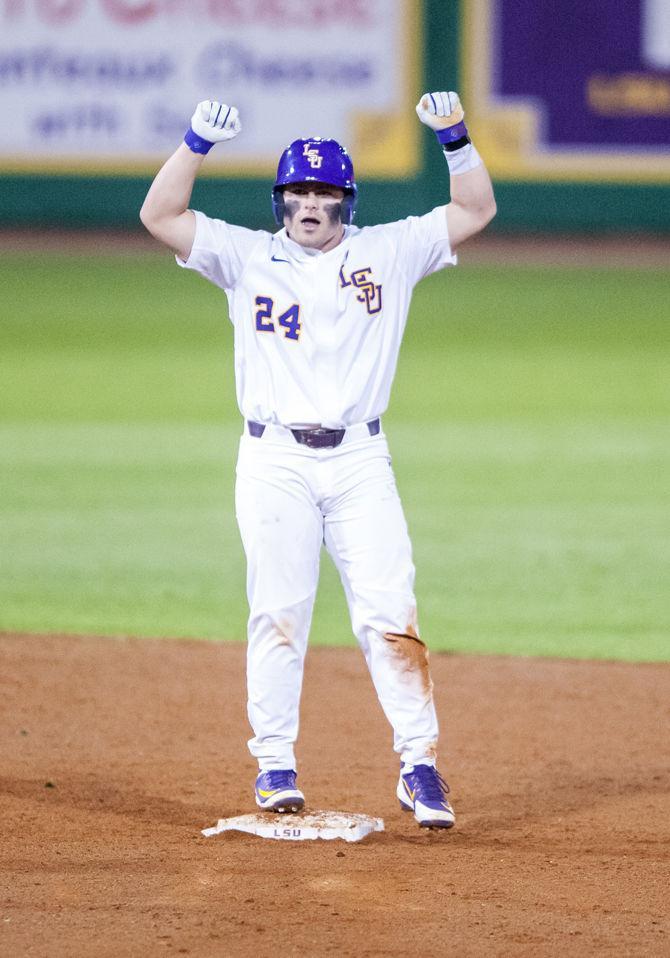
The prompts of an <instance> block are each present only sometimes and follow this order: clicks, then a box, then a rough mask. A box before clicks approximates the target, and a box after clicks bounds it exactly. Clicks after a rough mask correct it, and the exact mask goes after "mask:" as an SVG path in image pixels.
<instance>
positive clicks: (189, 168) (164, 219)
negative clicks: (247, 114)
mask: <svg viewBox="0 0 670 958" xmlns="http://www.w3.org/2000/svg"><path fill="white" fill-rule="evenodd" d="M241 129H242V125H241V123H240V119H239V115H238V112H237V110H236V109H235V107H234V106H228V105H227V104H225V103H219V102H218V101H216V100H203V101H202V103H199V104H198V106H197V107H196V109H195V113H194V114H193V116H192V118H191V126H190V128H189V130H188V131H187V133H186V136H185V137H184V142H183V143H182V144H181V145H180V146H179V147H178V148H177V149H176V150H175V152H174V153H173V154H172V156H171V157H170V158H169V159H168V160H167V162H166V163H165V164H164V165H163V166H162V167H161V169H160V170H159V171H158V173H157V175H156V177H155V179H154V181H153V183H152V184H151V187H150V188H149V192H148V193H147V195H146V199H145V200H144V203H143V205H142V209H141V210H140V219H141V220H142V223H143V224H144V225H145V226H146V228H147V229H148V230H149V232H150V233H151V234H152V236H155V237H156V239H157V240H159V241H160V242H161V243H164V244H165V245H166V246H168V247H169V248H170V249H172V250H174V252H175V253H176V254H177V255H178V256H179V258H180V259H182V260H184V261H185V260H187V259H188V257H189V256H190V253H191V249H192V247H193V240H194V239H195V215H194V213H193V212H192V210H190V209H189V208H188V205H189V203H190V200H191V193H192V192H193V184H194V183H195V178H196V176H197V175H198V172H199V170H200V167H201V166H202V162H203V160H204V158H205V155H206V154H207V153H208V152H209V150H210V149H211V148H212V146H213V145H214V144H215V143H220V142H222V141H223V140H230V139H232V138H233V137H234V136H237V134H238V133H239V132H240V130H241Z"/></svg>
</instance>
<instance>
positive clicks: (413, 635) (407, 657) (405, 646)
mask: <svg viewBox="0 0 670 958" xmlns="http://www.w3.org/2000/svg"><path fill="white" fill-rule="evenodd" d="M384 639H385V640H386V641H387V642H388V643H389V645H390V647H391V648H392V649H393V653H394V655H395V658H396V661H397V663H398V666H399V668H400V670H401V671H402V672H403V673H405V675H406V677H407V678H408V679H410V680H411V679H414V678H415V677H416V678H417V679H419V681H420V683H421V687H422V689H423V691H424V693H425V694H426V697H430V696H431V695H432V694H433V680H432V679H431V677H430V665H429V663H428V649H427V648H426V644H425V642H422V641H421V639H420V638H419V636H418V635H417V632H416V628H415V627H414V625H412V624H411V623H410V624H409V625H408V626H407V628H406V630H405V631H404V632H385V633H384Z"/></svg>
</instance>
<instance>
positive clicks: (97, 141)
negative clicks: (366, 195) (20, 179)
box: [0, 0, 423, 178]
mask: <svg viewBox="0 0 670 958" xmlns="http://www.w3.org/2000/svg"><path fill="white" fill-rule="evenodd" d="M422 16H423V10H422V4H421V2H420V0H0V118H1V122H0V172H3V171H4V172H11V171H31V170H35V171H42V172H47V171H54V172H73V173H82V172H83V173H85V172H109V173H123V172H151V171H153V170H155V168H156V166H157V164H159V163H160V162H161V161H162V160H163V159H165V158H166V156H167V155H169V153H171V152H172V150H173V149H174V148H175V147H176V146H177V144H178V143H179V142H180V140H181V138H182V137H183V134H184V131H185V129H186V128H187V126H188V121H189V119H190V117H191V114H192V113H193V110H194V108H195V105H196V104H197V103H198V102H199V101H200V100H204V99H215V100H222V101H224V102H226V103H229V104H233V105H235V106H237V108H238V109H239V112H240V117H241V120H242V125H243V130H242V133H241V134H240V136H238V137H237V138H236V139H235V140H234V141H232V142H230V143H229V144H226V146H225V149H219V150H214V151H212V153H211V154H210V157H209V158H208V162H207V164H206V166H205V169H204V172H209V173H214V174H216V175H221V174H229V175H231V176H239V175H263V176H267V175H268V174H271V173H272V172H273V171H274V169H276V163H277V158H278V156H279V154H280V153H281V151H282V150H283V149H284V147H285V146H286V145H287V144H288V143H289V142H290V141H291V140H293V139H296V138H297V137H301V136H317V135H321V136H333V137H335V138H336V139H338V140H340V141H341V142H342V143H344V144H345V146H347V148H348V149H349V150H350V152H351V153H352V155H353V156H354V158H355V160H356V167H357V172H360V173H363V174H366V175H369V176H378V177H382V178H383V177H395V178H397V177H402V176H408V175H412V174H413V173H415V172H416V171H417V169H418V165H419V136H420V133H419V124H418V123H417V120H416V115H415V114H414V104H415V103H416V100H417V98H418V95H419V94H420V92H421V90H419V85H420V82H421V81H420V77H421V75H422V71H421V64H420V62H419V58H420V52H421V23H422Z"/></svg>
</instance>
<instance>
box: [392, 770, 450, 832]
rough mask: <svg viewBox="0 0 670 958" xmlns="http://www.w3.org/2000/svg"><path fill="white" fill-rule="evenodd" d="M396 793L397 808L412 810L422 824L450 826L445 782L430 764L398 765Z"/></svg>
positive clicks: (435, 826)
mask: <svg viewBox="0 0 670 958" xmlns="http://www.w3.org/2000/svg"><path fill="white" fill-rule="evenodd" d="M396 794H397V796H398V800H399V801H400V805H401V808H402V809H403V810H404V811H407V812H414V817H415V818H416V820H417V822H418V823H419V825H421V827H422V828H451V827H452V826H453V825H454V824H455V822H456V816H455V815H454V810H453V808H452V807H451V805H450V804H449V799H448V798H447V795H448V794H449V786H448V785H447V783H446V782H445V780H444V779H443V778H442V776H441V775H440V773H439V772H438V770H437V769H436V768H433V766H432V765H414V766H411V765H410V766H407V767H406V768H402V769H401V770H400V778H399V780H398V789H397V792H396Z"/></svg>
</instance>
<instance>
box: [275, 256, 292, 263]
mask: <svg viewBox="0 0 670 958" xmlns="http://www.w3.org/2000/svg"><path fill="white" fill-rule="evenodd" d="M271 259H272V262H273V263H288V260H287V259H281V258H280V257H279V256H274V255H273V256H272V257H271Z"/></svg>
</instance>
